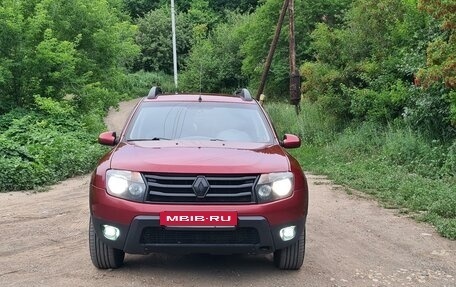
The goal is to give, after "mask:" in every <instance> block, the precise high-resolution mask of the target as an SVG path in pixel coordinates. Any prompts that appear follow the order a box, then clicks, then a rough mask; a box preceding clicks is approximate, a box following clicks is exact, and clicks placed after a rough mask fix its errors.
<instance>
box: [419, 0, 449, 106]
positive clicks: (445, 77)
mask: <svg viewBox="0 0 456 287" xmlns="http://www.w3.org/2000/svg"><path fill="white" fill-rule="evenodd" d="M419 4H420V8H421V9H422V10H424V11H426V12H428V13H429V14H431V15H432V16H433V17H435V18H436V19H438V20H440V21H441V23H442V25H441V28H442V30H443V31H445V32H444V33H442V34H441V35H440V37H438V38H437V39H435V40H434V41H432V42H431V43H429V46H428V49H427V67H426V68H425V69H422V70H420V75H419V76H420V78H421V82H422V84H423V85H424V86H425V87H426V86H429V85H431V84H432V83H441V82H443V83H445V85H446V86H447V87H449V88H452V89H456V59H455V57H454V55H455V54H456V3H455V2H453V1H443V0H437V1H430V0H420V1H419ZM454 105H456V102H455V103H454Z"/></svg>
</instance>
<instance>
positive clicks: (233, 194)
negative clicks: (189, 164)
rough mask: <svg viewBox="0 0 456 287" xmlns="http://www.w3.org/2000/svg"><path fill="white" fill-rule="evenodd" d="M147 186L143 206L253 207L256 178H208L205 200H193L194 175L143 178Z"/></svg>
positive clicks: (243, 176)
mask: <svg viewBox="0 0 456 287" xmlns="http://www.w3.org/2000/svg"><path fill="white" fill-rule="evenodd" d="M144 177H145V179H146V182H147V186H148V194H147V198H146V201H147V202H160V203H253V202H255V196H254V186H255V183H256V181H257V179H258V176H257V175H220V176H217V175H208V176H205V179H206V180H207V183H208V184H209V186H210V187H209V189H208V191H207V193H206V194H205V196H200V197H198V196H196V194H195V191H194V190H193V185H194V183H195V180H196V179H197V178H201V177H202V176H200V175H199V176H196V175H169V174H167V175H163V174H160V175H159V174H144Z"/></svg>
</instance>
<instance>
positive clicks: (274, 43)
mask: <svg viewBox="0 0 456 287" xmlns="http://www.w3.org/2000/svg"><path fill="white" fill-rule="evenodd" d="M289 1H290V0H284V1H283V6H282V11H280V16H279V21H278V22H277V27H276V30H275V34H274V39H273V40H272V43H271V46H270V48H269V53H268V57H267V59H266V64H265V66H264V70H263V74H262V75H261V81H260V86H259V87H258V92H257V95H256V99H257V100H258V101H259V100H260V96H261V94H263V91H264V86H265V85H266V79H267V77H268V73H269V69H270V68H271V63H272V57H273V56H274V52H275V49H276V47H277V42H278V41H279V36H280V31H281V30H282V25H283V19H284V18H285V14H286V13H287V8H288V3H289Z"/></svg>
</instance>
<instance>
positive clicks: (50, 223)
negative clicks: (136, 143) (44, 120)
mask: <svg viewBox="0 0 456 287" xmlns="http://www.w3.org/2000/svg"><path fill="white" fill-rule="evenodd" d="M134 103H135V101H132V102H127V103H123V104H122V105H121V106H120V111H119V112H111V113H110V115H109V117H108V118H107V123H108V124H109V126H110V127H114V128H115V129H117V130H119V129H120V128H121V126H122V124H123V122H124V121H125V117H126V116H127V115H128V113H129V111H130V110H131V109H132V107H133V106H134ZM308 179H309V184H310V186H309V187H310V193H311V203H310V211H309V212H310V213H309V216H308V221H307V230H308V233H307V234H308V235H307V247H306V252H307V253H306V258H305V262H304V266H303V268H302V269H301V270H300V271H295V272H293V271H286V272H285V271H279V270H276V269H275V268H274V267H273V264H272V257H271V256H209V255H190V256H171V255H156V254H153V255H148V256H133V255H127V257H126V265H125V266H124V267H123V268H121V269H118V270H112V271H100V270H97V269H95V268H94V267H93V266H92V263H91V262H90V258H89V252H88V242H87V233H88V217H89V212H88V198H87V193H88V183H89V176H81V177H77V178H73V179H70V180H67V181H64V182H62V183H60V184H58V185H56V186H53V187H52V188H51V189H50V190H49V191H48V192H43V193H37V194H34V193H8V194H0V286H2V287H6V286H111V287H112V286H122V287H125V286H218V287H221V286H456V241H449V240H446V239H443V238H441V237H439V235H437V234H436V233H435V232H434V231H433V228H432V227H430V226H427V225H425V224H420V223H416V222H414V221H412V220H411V219H408V218H405V217H402V216H399V215H398V213H397V211H393V210H385V209H382V208H380V207H379V206H378V204H377V203H376V202H374V201H371V200H369V199H363V198H361V197H359V196H356V195H348V194H347V193H346V192H345V191H343V189H341V188H339V187H337V186H334V185H332V184H331V182H329V181H328V180H326V179H325V178H324V177H321V176H315V175H308Z"/></svg>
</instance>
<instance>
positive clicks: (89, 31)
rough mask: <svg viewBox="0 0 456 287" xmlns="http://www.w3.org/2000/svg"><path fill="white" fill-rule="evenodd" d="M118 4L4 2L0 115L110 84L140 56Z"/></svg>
mask: <svg viewBox="0 0 456 287" xmlns="http://www.w3.org/2000/svg"><path fill="white" fill-rule="evenodd" d="M114 4H115V1H110V2H107V1H90V0H75V1H61V0H36V1H13V0H5V1H2V6H1V7H0V20H1V22H2V23H4V25H2V26H4V28H3V27H2V29H0V39H1V41H0V42H1V44H0V47H1V50H0V63H1V68H0V101H1V102H2V105H1V107H0V113H5V112H7V111H8V110H10V109H12V108H14V107H17V106H29V105H33V95H40V96H43V97H50V98H53V99H62V98H63V97H64V96H65V95H66V94H69V93H77V92H78V91H79V89H80V88H81V87H83V86H84V85H87V84H91V83H94V82H101V83H103V84H105V85H106V84H107V83H108V82H109V81H110V80H111V79H112V78H113V77H114V76H116V75H118V71H119V70H121V69H122V68H123V67H124V66H125V65H127V64H128V63H129V62H130V61H131V58H132V57H133V56H134V55H136V53H137V52H138V49H137V46H136V45H135V44H134V43H133V35H134V33H135V26H134V25H132V24H131V23H129V22H128V21H127V17H125V15H123V14H122V13H121V12H120V11H119V10H118V7H117V5H114Z"/></svg>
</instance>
